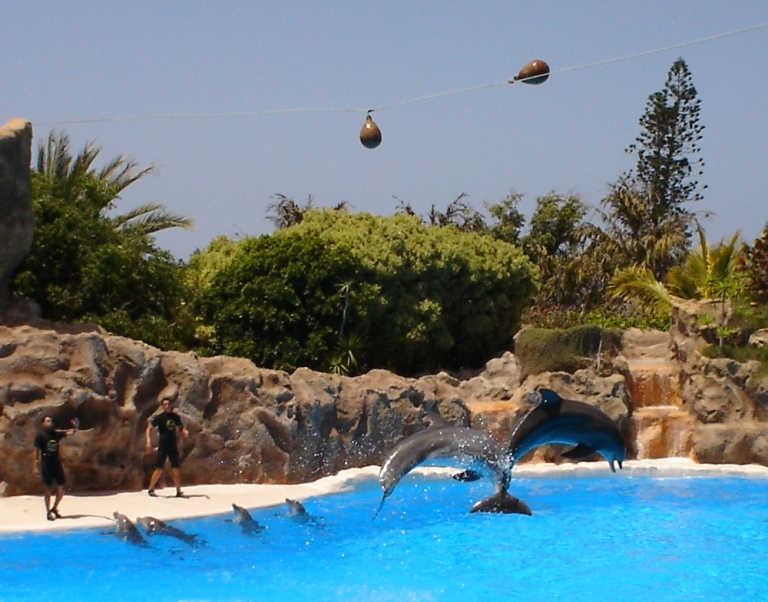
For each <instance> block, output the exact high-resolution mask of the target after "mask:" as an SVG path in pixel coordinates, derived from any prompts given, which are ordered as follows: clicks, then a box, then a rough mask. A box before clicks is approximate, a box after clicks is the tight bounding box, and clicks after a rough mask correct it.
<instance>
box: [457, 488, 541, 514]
mask: <svg viewBox="0 0 768 602" xmlns="http://www.w3.org/2000/svg"><path fill="white" fill-rule="evenodd" d="M470 512H495V513H499V514H526V515H528V516H531V515H532V514H533V512H531V509H530V507H529V506H528V504H526V503H525V502H524V501H523V500H521V499H520V498H516V497H515V496H514V495H511V494H510V493H508V492H506V491H498V492H496V493H494V494H493V495H492V496H490V497H487V498H485V499H484V500H480V501H479V502H477V503H476V504H475V505H474V506H472V510H470Z"/></svg>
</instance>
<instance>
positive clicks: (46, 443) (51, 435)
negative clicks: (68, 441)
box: [35, 428, 67, 464]
mask: <svg viewBox="0 0 768 602" xmlns="http://www.w3.org/2000/svg"><path fill="white" fill-rule="evenodd" d="M66 436H67V435H66V433H62V432H59V431H56V430H55V429H52V428H51V429H47V430H44V431H40V432H39V433H38V434H37V437H35V447H36V448H38V449H39V450H40V455H41V458H42V461H43V462H44V463H46V464H56V463H58V462H59V441H61V440H62V439H63V438H64V437H66Z"/></svg>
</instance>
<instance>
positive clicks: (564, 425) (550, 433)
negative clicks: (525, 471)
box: [508, 389, 627, 472]
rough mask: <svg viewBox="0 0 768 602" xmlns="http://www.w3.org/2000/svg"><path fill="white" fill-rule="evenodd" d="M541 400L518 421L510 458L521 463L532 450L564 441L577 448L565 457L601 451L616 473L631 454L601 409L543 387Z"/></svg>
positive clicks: (571, 457)
mask: <svg viewBox="0 0 768 602" xmlns="http://www.w3.org/2000/svg"><path fill="white" fill-rule="evenodd" d="M538 396H539V398H540V401H539V403H538V405H536V407H534V408H533V409H531V410H530V411H529V412H528V413H527V414H525V415H524V416H523V417H522V418H521V419H520V420H518V421H517V424H516V425H515V427H514V429H513V430H512V435H511V437H510V441H509V448H508V454H509V460H510V462H511V464H512V465H514V464H515V463H517V462H518V461H519V460H520V458H522V457H523V456H524V455H525V454H526V453H528V452H529V451H530V450H532V449H534V448H536V447H539V446H540V445H546V444H548V443H563V444H566V445H574V446H575V447H574V448H573V449H571V450H569V451H567V452H565V453H564V454H562V455H563V456H564V457H566V458H569V459H573V460H578V459H580V458H586V457H587V456H589V455H591V454H593V453H595V452H597V453H599V454H600V455H601V456H603V458H605V459H606V460H607V461H608V464H609V465H610V467H611V470H612V471H613V472H616V467H615V466H614V462H616V463H618V465H619V468H621V467H622V462H623V461H624V458H625V457H626V455H627V447H626V445H625V443H624V438H623V437H622V436H621V432H620V431H619V429H618V428H617V427H616V425H615V424H614V423H613V421H612V420H611V419H610V418H609V417H608V415H607V414H606V413H605V412H603V411H601V410H599V409H598V408H596V407H594V406H591V405H589V404H588V403H584V402H582V401H574V400H570V399H563V398H562V397H560V395H558V394H557V393H556V392H555V391H553V390H551V389H539V390H538Z"/></svg>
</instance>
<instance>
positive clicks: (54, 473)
mask: <svg viewBox="0 0 768 602" xmlns="http://www.w3.org/2000/svg"><path fill="white" fill-rule="evenodd" d="M40 476H41V477H43V483H45V486H46V487H50V486H51V485H53V482H54V481H56V483H57V484H59V485H63V484H64V483H65V482H66V479H65V478H64V469H63V468H62V467H61V462H43V463H42V464H40Z"/></svg>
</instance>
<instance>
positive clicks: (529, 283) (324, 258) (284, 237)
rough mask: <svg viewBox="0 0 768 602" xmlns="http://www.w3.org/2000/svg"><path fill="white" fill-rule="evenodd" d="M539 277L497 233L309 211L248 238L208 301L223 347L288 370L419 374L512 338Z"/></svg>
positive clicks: (465, 362)
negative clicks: (271, 231) (278, 227)
mask: <svg viewBox="0 0 768 602" xmlns="http://www.w3.org/2000/svg"><path fill="white" fill-rule="evenodd" d="M535 286H536V270H535V268H534V267H533V266H532V265H531V264H530V262H528V261H527V260H526V259H525V257H524V256H523V254H522V252H521V251H520V250H519V249H517V248H516V247H513V246H511V245H509V244H507V243H504V242H500V241H495V240H493V239H492V238H490V237H487V236H480V235H477V234H469V233H462V232H460V231H458V229H456V228H455V227H453V226H448V227H434V226H425V225H424V224H422V223H421V222H420V220H419V218H418V217H415V216H408V215H402V214H400V215H395V216H392V217H388V218H386V217H377V216H372V215H370V214H366V213H362V214H355V215H352V214H349V213H347V212H344V211H332V210H325V211H320V210H310V211H307V212H306V213H304V216H303V219H302V221H301V222H300V223H299V224H296V225H294V226H292V227H290V228H286V229H282V230H278V231H277V232H275V233H274V234H273V235H271V236H268V237H262V238H260V239H255V240H253V239H252V240H246V241H241V243H239V248H238V251H237V254H236V256H235V257H234V258H233V260H232V261H231V262H230V263H229V265H228V266H227V267H225V268H224V269H223V270H222V271H221V272H219V273H218V274H217V275H216V276H215V277H214V279H213V281H212V282H211V284H210V286H209V287H208V289H207V291H206V292H205V293H204V299H205V301H204V307H205V316H206V320H207V321H208V323H209V325H210V326H212V327H213V329H214V331H215V339H216V341H217V342H218V351H219V352H224V353H235V354H243V355H246V356H247V357H250V358H251V359H253V360H254V361H256V362H257V363H260V365H264V366H270V367H281V368H284V369H290V368H294V367H297V366H301V365H305V366H309V367H311V368H314V369H320V370H325V369H328V368H329V367H332V368H333V369H334V370H337V369H338V368H340V366H341V365H343V366H344V367H345V368H346V369H357V370H364V369H370V368H387V369H391V370H394V371H397V372H399V373H403V374H413V373H416V372H421V371H428V370H435V369H439V368H457V367H460V366H469V365H472V366H475V365H479V364H481V363H483V362H485V361H486V360H487V359H488V358H489V357H491V356H492V355H493V354H494V353H496V352H498V351H500V350H502V349H507V348H509V347H510V345H511V343H512V336H513V335H514V333H515V332H516V331H517V328H518V326H519V321H520V315H521V312H522V310H523V307H524V306H525V304H526V303H527V302H528V301H529V299H530V296H531V294H532V293H533V291H534V289H535ZM265 341H269V346H270V347H273V348H272V349H269V348H268V346H267V345H266V344H265ZM337 371H345V370H344V369H342V370H337Z"/></svg>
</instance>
